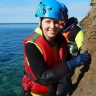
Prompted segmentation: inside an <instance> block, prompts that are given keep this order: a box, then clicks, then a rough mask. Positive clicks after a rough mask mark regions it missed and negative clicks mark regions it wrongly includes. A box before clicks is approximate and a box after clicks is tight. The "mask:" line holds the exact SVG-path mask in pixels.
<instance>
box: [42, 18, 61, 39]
mask: <svg viewBox="0 0 96 96" xmlns="http://www.w3.org/2000/svg"><path fill="white" fill-rule="evenodd" d="M41 24H42V25H41V26H42V31H43V34H44V36H45V37H46V39H47V40H50V39H51V38H55V36H56V35H57V33H58V32H59V30H60V20H58V19H51V18H43V20H42V23H41Z"/></svg>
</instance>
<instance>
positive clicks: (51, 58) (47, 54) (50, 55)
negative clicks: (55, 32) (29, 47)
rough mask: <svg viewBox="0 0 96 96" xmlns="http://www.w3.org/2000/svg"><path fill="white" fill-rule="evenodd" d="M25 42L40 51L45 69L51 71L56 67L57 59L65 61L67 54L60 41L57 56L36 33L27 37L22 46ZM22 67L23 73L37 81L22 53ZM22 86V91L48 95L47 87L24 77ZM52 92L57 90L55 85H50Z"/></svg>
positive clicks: (64, 45) (64, 46)
mask: <svg viewBox="0 0 96 96" xmlns="http://www.w3.org/2000/svg"><path fill="white" fill-rule="evenodd" d="M27 42H32V43H34V44H35V45H36V46H37V48H39V50H41V51H42V55H43V57H44V60H45V61H46V66H47V69H53V68H55V67H56V66H58V62H59V59H58V57H60V59H61V60H62V62H64V61H65V59H66V54H67V47H66V46H67V45H66V41H62V40H61V43H60V48H59V56H58V55H57V54H56V53H55V51H54V50H53V49H52V48H51V47H50V45H49V44H48V43H47V42H46V40H45V39H44V38H43V36H41V35H40V34H38V33H34V34H33V35H31V36H29V37H28V38H26V39H25V40H24V46H25V45H26V43H27ZM24 67H25V71H26V72H27V73H28V74H30V76H32V77H33V78H34V79H36V80H37V78H36V76H35V75H34V73H33V72H32V69H31V67H30V65H29V64H28V60H27V58H26V53H25V51H24ZM22 86H23V87H24V90H26V91H29V92H32V93H36V94H48V86H45V85H43V84H39V83H36V82H34V81H32V80H30V79H29V78H28V77H27V76H26V75H24V76H23V79H22ZM52 88H53V90H54V89H56V88H57V84H53V85H52Z"/></svg>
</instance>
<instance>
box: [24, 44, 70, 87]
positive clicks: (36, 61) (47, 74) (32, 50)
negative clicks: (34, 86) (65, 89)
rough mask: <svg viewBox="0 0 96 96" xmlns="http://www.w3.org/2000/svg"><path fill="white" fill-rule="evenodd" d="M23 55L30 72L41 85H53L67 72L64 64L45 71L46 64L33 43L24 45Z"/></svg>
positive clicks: (67, 69)
mask: <svg viewBox="0 0 96 96" xmlns="http://www.w3.org/2000/svg"><path fill="white" fill-rule="evenodd" d="M25 53H26V56H27V59H28V61H29V64H30V66H31V69H32V71H33V72H34V74H35V76H36V77H37V79H38V80H39V82H41V83H42V84H45V85H47V84H50V83H51V84H53V83H55V82H57V81H58V80H60V79H61V78H62V77H64V76H65V75H66V74H67V73H68V72H69V68H68V66H67V64H66V63H65V64H62V65H61V66H59V67H57V68H54V69H52V70H47V68H46V62H45V61H44V58H43V56H42V54H41V52H40V51H39V49H38V48H37V47H36V45H34V44H33V43H27V44H26V46H25Z"/></svg>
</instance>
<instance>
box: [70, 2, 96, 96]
mask: <svg viewBox="0 0 96 96" xmlns="http://www.w3.org/2000/svg"><path fill="white" fill-rule="evenodd" d="M90 5H91V6H92V7H91V9H90V10H89V12H88V13H87V15H86V16H85V17H84V18H83V19H82V20H81V22H80V25H81V26H83V27H84V29H85V31H84V41H83V45H82V48H81V49H82V50H81V52H84V51H85V50H88V52H89V53H90V54H91V57H92V61H91V64H89V65H88V66H81V67H78V68H77V69H76V70H75V73H74V74H73V75H72V77H71V79H72V83H70V82H69V84H70V85H71V86H70V90H69V95H68V96H96V0H92V1H91V3H90Z"/></svg>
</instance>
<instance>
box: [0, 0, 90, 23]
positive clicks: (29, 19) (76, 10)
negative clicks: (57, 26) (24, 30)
mask: <svg viewBox="0 0 96 96" xmlns="http://www.w3.org/2000/svg"><path fill="white" fill-rule="evenodd" d="M40 1H41V0H0V23H38V20H39V18H38V17H35V11H36V8H37V6H38V4H39V2H40ZM57 1H59V2H61V3H64V4H65V5H66V6H67V8H68V15H69V17H71V16H75V17H77V18H78V20H79V21H80V20H82V19H83V18H84V17H85V16H86V15H87V12H88V11H89V10H90V9H91V6H90V2H91V0H57Z"/></svg>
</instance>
